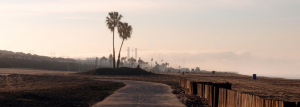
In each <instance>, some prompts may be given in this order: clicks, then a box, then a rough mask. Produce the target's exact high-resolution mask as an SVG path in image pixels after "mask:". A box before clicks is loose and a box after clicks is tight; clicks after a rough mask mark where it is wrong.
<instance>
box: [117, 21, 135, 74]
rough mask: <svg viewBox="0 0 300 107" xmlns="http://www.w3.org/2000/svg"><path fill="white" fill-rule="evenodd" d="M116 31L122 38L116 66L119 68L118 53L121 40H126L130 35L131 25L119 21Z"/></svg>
mask: <svg viewBox="0 0 300 107" xmlns="http://www.w3.org/2000/svg"><path fill="white" fill-rule="evenodd" d="M118 32H119V37H120V38H122V39H123V40H122V44H121V47H120V50H119V55H118V62H117V68H119V64H120V54H121V49H122V46H123V42H124V40H127V39H129V38H130V37H131V34H132V27H131V25H128V23H126V22H125V23H122V22H119V25H118Z"/></svg>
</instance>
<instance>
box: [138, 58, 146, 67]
mask: <svg viewBox="0 0 300 107" xmlns="http://www.w3.org/2000/svg"><path fill="white" fill-rule="evenodd" d="M138 63H139V64H140V65H141V66H143V64H144V63H145V62H144V61H143V60H142V59H141V58H139V60H138Z"/></svg>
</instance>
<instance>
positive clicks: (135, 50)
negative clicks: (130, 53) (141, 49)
mask: <svg viewBox="0 0 300 107" xmlns="http://www.w3.org/2000/svg"><path fill="white" fill-rule="evenodd" d="M135 59H137V48H135Z"/></svg>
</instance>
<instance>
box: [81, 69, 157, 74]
mask: <svg viewBox="0 0 300 107" xmlns="http://www.w3.org/2000/svg"><path fill="white" fill-rule="evenodd" d="M79 74H91V75H156V74H154V73H151V72H148V71H145V70H143V69H140V68H128V67H121V68H98V69H93V70H90V71H85V72H80V73H79Z"/></svg>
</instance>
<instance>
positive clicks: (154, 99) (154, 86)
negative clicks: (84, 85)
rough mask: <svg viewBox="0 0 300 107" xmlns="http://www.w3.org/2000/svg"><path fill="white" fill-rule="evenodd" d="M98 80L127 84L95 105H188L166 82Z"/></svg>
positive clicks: (132, 106)
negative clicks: (177, 96)
mask: <svg viewBox="0 0 300 107" xmlns="http://www.w3.org/2000/svg"><path fill="white" fill-rule="evenodd" d="M98 80H101V81H115V82H123V83H125V84H126V86H125V87H123V88H121V89H119V90H117V91H115V92H114V94H112V95H110V96H109V97H107V98H106V99H104V100H103V101H101V102H98V103H96V104H95V105H93V107H186V106H185V105H184V104H182V103H181V102H180V101H179V100H178V99H177V98H176V96H175V95H174V94H172V90H171V88H170V86H168V85H165V84H161V83H152V82H143V81H130V80H113V79H98Z"/></svg>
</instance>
